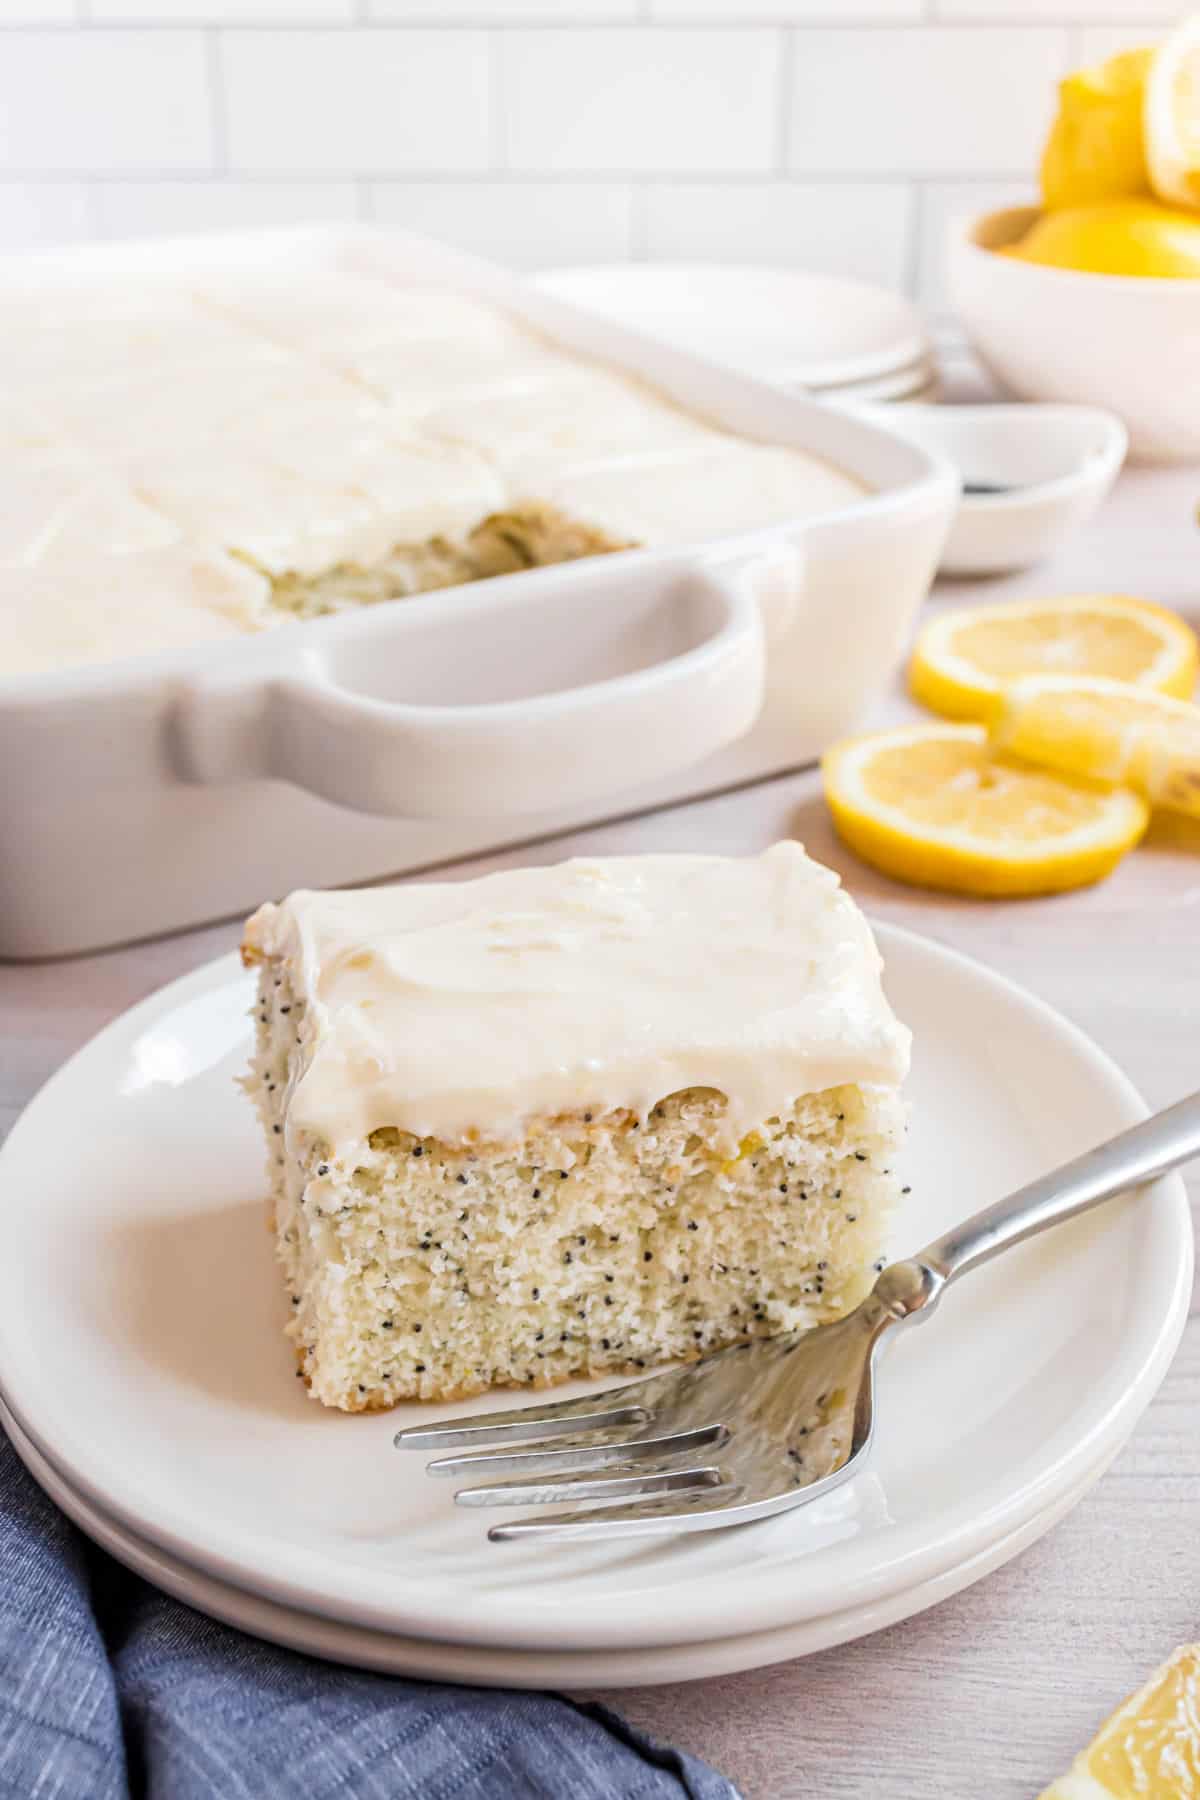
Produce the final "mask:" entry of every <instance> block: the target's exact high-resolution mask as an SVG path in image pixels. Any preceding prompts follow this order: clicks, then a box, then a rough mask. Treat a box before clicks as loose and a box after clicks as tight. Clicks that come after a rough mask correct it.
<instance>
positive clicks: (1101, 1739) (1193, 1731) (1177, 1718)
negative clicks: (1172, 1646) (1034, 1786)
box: [1041, 1644, 1200, 1800]
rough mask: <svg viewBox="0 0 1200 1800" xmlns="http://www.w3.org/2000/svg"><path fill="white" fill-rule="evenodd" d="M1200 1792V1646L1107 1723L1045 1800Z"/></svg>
mask: <svg viewBox="0 0 1200 1800" xmlns="http://www.w3.org/2000/svg"><path fill="white" fill-rule="evenodd" d="M1189 1795H1191V1796H1196V1795H1200V1644H1184V1645H1183V1646H1182V1648H1181V1649H1179V1650H1176V1652H1175V1654H1174V1655H1173V1656H1171V1657H1169V1658H1168V1660H1167V1661H1166V1662H1165V1663H1164V1664H1163V1666H1162V1668H1161V1669H1156V1670H1155V1671H1154V1674H1153V1675H1152V1676H1151V1677H1150V1679H1149V1681H1148V1682H1147V1683H1146V1685H1145V1687H1144V1688H1141V1689H1140V1690H1139V1691H1138V1692H1137V1693H1136V1694H1134V1696H1133V1697H1132V1699H1130V1700H1127V1701H1126V1702H1125V1704H1124V1706H1121V1707H1118V1708H1117V1711H1116V1712H1115V1713H1114V1714H1113V1715H1112V1717H1111V1719H1108V1720H1106V1722H1105V1723H1104V1724H1103V1725H1102V1726H1101V1727H1100V1730H1099V1731H1098V1732H1097V1733H1096V1736H1095V1737H1094V1738H1093V1739H1092V1741H1091V1743H1090V1744H1089V1745H1088V1747H1087V1749H1086V1750H1084V1751H1083V1752H1082V1753H1081V1754H1080V1755H1079V1756H1077V1757H1076V1758H1075V1761H1074V1763H1073V1764H1072V1766H1071V1772H1070V1774H1069V1775H1064V1776H1063V1777H1062V1778H1061V1779H1060V1780H1058V1781H1055V1782H1053V1783H1052V1784H1051V1785H1050V1786H1049V1787H1048V1788H1047V1789H1046V1790H1045V1792H1044V1793H1043V1794H1042V1795H1041V1800H1188V1796H1189Z"/></svg>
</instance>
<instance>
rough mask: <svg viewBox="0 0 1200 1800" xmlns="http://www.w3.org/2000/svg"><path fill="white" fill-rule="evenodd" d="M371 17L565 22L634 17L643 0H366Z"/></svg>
mask: <svg viewBox="0 0 1200 1800" xmlns="http://www.w3.org/2000/svg"><path fill="white" fill-rule="evenodd" d="M364 3H365V6H366V12H367V17H368V18H370V19H394V20H397V21H403V22H404V23H405V24H410V23H413V22H415V21H417V20H420V21H421V22H422V23H423V24H429V25H433V24H437V25H451V24H455V23H460V24H461V23H462V22H463V21H464V20H465V21H466V22H467V23H468V24H471V25H483V24H487V25H536V24H542V25H545V24H547V23H553V24H556V25H563V24H567V23H569V22H572V21H575V20H585V21H591V22H595V21H596V20H598V19H600V20H622V19H635V18H637V16H638V8H639V5H640V0H364Z"/></svg>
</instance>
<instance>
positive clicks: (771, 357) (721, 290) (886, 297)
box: [534, 263, 929, 388]
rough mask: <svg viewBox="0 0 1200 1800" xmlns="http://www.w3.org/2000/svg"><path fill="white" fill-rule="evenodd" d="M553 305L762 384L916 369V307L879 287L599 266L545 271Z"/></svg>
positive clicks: (794, 274) (698, 267) (706, 268)
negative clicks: (563, 303)
mask: <svg viewBox="0 0 1200 1800" xmlns="http://www.w3.org/2000/svg"><path fill="white" fill-rule="evenodd" d="M534 279H535V281H536V282H537V285H538V286H539V287H540V288H543V289H544V290H545V292H547V293H549V294H554V295H555V296H556V297H557V298H558V299H560V300H569V301H570V302H571V304H572V305H573V306H582V307H585V308H586V309H587V310H588V311H589V312H598V313H603V314H604V315H605V317H606V318H610V319H616V320H617V321H618V323H620V324H622V325H629V326H633V327H634V328H635V329H636V330H638V331H646V332H649V333H650V334H651V335H652V336H654V337H667V338H669V339H670V340H671V342H672V343H673V344H676V345H679V346H681V347H682V348H684V349H688V350H694V351H698V352H699V353H700V354H701V355H704V356H708V357H711V358H712V359H713V360H714V361H716V362H722V363H727V364H730V365H731V366H732V367H734V368H737V369H742V370H745V371H747V372H748V373H750V374H753V375H760V376H762V377H764V378H765V379H766V380H768V381H783V382H796V383H799V384H800V385H802V386H804V387H808V388H826V387H835V386H841V385H842V384H843V383H844V382H849V381H867V380H873V379H874V378H876V377H877V376H880V375H890V374H893V373H895V372H896V371H897V370H900V369H906V368H908V367H909V365H910V364H914V363H918V362H920V360H921V359H922V357H924V356H925V355H926V353H927V351H928V347H929V346H928V340H927V338H926V336H925V331H924V328H923V326H922V324H921V316H920V314H919V313H918V311H917V309H916V307H915V306H913V305H912V303H911V302H910V301H908V300H905V299H904V298H903V297H902V296H901V295H899V294H895V293H892V292H891V290H890V289H888V288H881V287H872V286H870V285H869V284H868V283H867V282H865V281H849V280H846V279H844V278H843V277H840V276H833V275H809V274H806V273H804V272H803V271H801V270H797V269H769V268H755V267H752V266H747V267H742V266H739V265H737V264H721V263H602V264H598V265H596V266H594V267H588V268H568V269H546V270H544V271H543V272H542V273H541V274H539V275H537V276H535V277H534Z"/></svg>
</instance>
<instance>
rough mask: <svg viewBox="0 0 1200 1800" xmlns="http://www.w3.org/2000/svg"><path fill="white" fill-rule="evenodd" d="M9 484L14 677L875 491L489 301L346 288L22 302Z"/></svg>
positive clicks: (7, 573)
mask: <svg viewBox="0 0 1200 1800" xmlns="http://www.w3.org/2000/svg"><path fill="white" fill-rule="evenodd" d="M0 465H2V466H3V467H4V469H5V476H6V489H7V494H8V499H7V502H6V503H5V504H3V506H2V507H0V617H2V618H3V620H4V624H5V630H4V634H3V642H4V649H3V652H2V653H0V669H8V670H10V671H11V670H20V669H37V668H53V667H58V666H62V665H65V664H70V663H77V662H86V661H95V660H102V659H104V658H106V657H113V656H120V655H125V654H129V653H131V652H132V651H135V650H138V649H142V650H151V649H160V648H165V647H167V646H171V645H176V644H188V643H195V642H198V641H201V640H203V639H207V638H213V637H222V636H235V635H237V634H238V633H239V632H250V631H260V630H263V629H265V628H267V627H269V626H271V625H273V624H278V623H280V622H281V621H283V620H286V619H289V618H296V617H299V618H312V617H316V616H319V615H322V614H326V613H331V612H337V611H341V610H343V609H345V608H351V607H361V606H365V605H370V604H372V603H373V602H376V601H379V600H387V599H395V598H400V597H404V596H407V595H411V594H415V593H420V592H425V591H428V590H431V589H436V588H443V587H449V586H452V585H456V584H458V583H460V582H464V581H475V580H480V579H484V578H486V577H489V576H493V575H499V574H505V573H509V572H512V571H514V570H518V569H522V568H529V567H535V566H540V565H543V564H547V563H556V562H563V561H569V560H573V559H574V558H576V557H581V556H595V555H599V554H602V553H604V552H606V551H611V550H617V549H622V548H626V547H629V546H632V545H657V544H670V543H676V542H683V541H686V540H688V539H694V538H698V537H705V536H711V535H713V534H714V533H719V532H723V531H729V530H736V529H744V528H751V527H754V526H757V525H763V524H768V523H771V522H773V521H776V520H784V519H799V518H804V517H809V516H812V515H814V514H817V513H823V512H828V511H831V510H834V509H836V508H838V507H841V506H844V505H846V504H848V503H850V502H851V501H853V500H856V499H858V498H860V497H861V495H862V492H863V489H862V487H861V486H860V484H859V483H858V482H857V481H855V480H854V479H853V478H851V477H850V476H849V475H847V474H844V473H843V472H842V471H841V470H839V469H836V468H834V467H832V466H831V465H830V464H828V463H826V462H824V461H822V460H821V459H819V458H816V457H813V456H809V455H807V454H805V453H804V452H801V451H797V450H791V449H784V448H781V447H778V446H772V445H766V444H760V443H754V442H751V441H749V440H748V439H745V438H741V437H737V436H735V435H733V434H731V433H729V432H726V431H722V430H719V429H717V428H716V427H715V426H714V425H712V424H710V423H708V422H707V421H705V420H703V419H701V418H698V417H695V416H693V415H692V414H691V413H689V412H687V411H686V410H684V409H682V408H680V407H679V406H676V405H675V404H673V403H672V402H671V401H669V400H668V399H666V398H665V397H664V396H663V395H661V394H659V393H657V392H656V391H655V390H654V389H652V388H651V387H649V386H647V385H645V384H644V383H642V382H640V381H638V380H636V379H634V378H632V377H630V376H626V375H624V374H621V373H620V372H618V371H616V370H613V369H610V368H607V367H605V366H603V365H601V364H599V363H597V362H594V361H591V360H589V359H587V358H585V357H581V356H576V355H573V354H569V353H568V352H566V351H564V350H563V349H561V348H560V347H558V346H556V345H554V344H552V343H550V342H549V341H547V340H546V339H544V338H542V337H540V336H538V335H537V334H536V333H534V332H533V331H531V330H529V329H527V328H526V327H525V326H523V325H522V324H520V323H518V322H517V321H516V320H515V319H513V318H511V317H510V316H509V315H507V314H506V313H504V312H502V311H501V310H499V309H498V308H495V307H492V306H490V305H487V304H485V303H484V302H482V301H479V300H476V299H474V298H471V297H469V296H466V295H462V294H457V293H453V292H449V291H442V290H437V289H432V288H414V287H402V286H396V285H392V284H390V283H388V282H386V281H384V280H382V279H373V278H371V277H368V276H363V275H355V274H348V273H347V274H341V273H333V272H324V273H322V272H316V273H314V272H306V273H304V274H303V275H301V276H289V277H288V278H287V279H284V278H283V277H278V278H268V277H265V276H262V277H258V278H255V277H251V276H244V277H242V278H240V279H238V280H234V279H232V278H230V279H226V280H219V279H217V278H215V277H214V278H213V279H211V280H209V281H207V282H198V283H193V284H192V286H191V287H189V288H187V289H181V288H179V287H178V286H167V285H166V284H165V283H163V282H161V281H160V282H159V283H158V284H157V285H154V284H150V285H147V284H142V285H135V284H129V285H128V286H127V287H123V288H120V289H118V288H116V287H113V288H111V289H105V290H103V291H102V292H97V291H95V290H93V289H91V288H88V289H86V290H85V289H80V290H78V291H77V292H76V293H74V294H73V295H72V294H70V293H56V294H55V295H54V296H53V298H52V299H51V298H49V297H48V298H47V300H46V303H45V305H42V306H39V305H38V304H37V303H36V302H35V301H34V299H32V298H30V297H29V296H21V295H11V294H10V295H9V296H7V297H4V298H0ZM110 503H111V505H110ZM106 509H108V510H111V513H112V523H111V524H110V523H109V522H107V518H106V519H105V522H103V523H102V524H101V526H100V528H99V529H97V520H98V518H99V517H100V515H101V514H102V513H106Z"/></svg>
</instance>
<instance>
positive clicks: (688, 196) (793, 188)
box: [646, 181, 914, 287]
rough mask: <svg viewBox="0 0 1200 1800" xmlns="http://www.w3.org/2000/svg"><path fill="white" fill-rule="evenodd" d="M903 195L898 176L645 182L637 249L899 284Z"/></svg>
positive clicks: (907, 218)
mask: <svg viewBox="0 0 1200 1800" xmlns="http://www.w3.org/2000/svg"><path fill="white" fill-rule="evenodd" d="M913 202H914V197H913V194H912V192H911V190H910V189H909V188H908V187H907V186H906V185H905V184H904V183H903V182H842V181H838V182H829V183H827V184H825V185H820V184H817V183H814V182H802V181H770V182H761V183H760V182H719V181H702V182H665V181H658V182H651V184H650V186H649V189H648V191H647V194H646V254H647V256H649V257H651V258H655V257H663V258H668V259H673V260H675V261H693V260H694V261H704V262H741V263H774V264H783V265H786V266H787V267H789V268H796V269H815V270H823V271H826V272H830V273H834V274H839V275H855V276H858V277H860V278H861V279H863V280H866V281H882V282H885V283H886V284H887V286H889V287H901V286H903V284H904V280H905V276H906V273H907V258H908V244H909V236H910V226H911V217H912V211H913Z"/></svg>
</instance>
